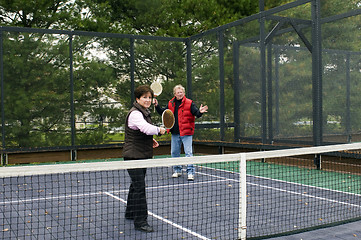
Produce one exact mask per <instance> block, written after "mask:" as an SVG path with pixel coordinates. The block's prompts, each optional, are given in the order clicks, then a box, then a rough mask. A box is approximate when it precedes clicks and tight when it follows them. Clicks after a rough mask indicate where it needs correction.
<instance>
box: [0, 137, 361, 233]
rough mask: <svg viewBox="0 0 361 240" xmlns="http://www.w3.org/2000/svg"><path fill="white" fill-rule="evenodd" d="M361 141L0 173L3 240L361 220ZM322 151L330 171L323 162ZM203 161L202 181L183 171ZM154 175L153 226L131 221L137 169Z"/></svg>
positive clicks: (255, 229)
mask: <svg viewBox="0 0 361 240" xmlns="http://www.w3.org/2000/svg"><path fill="white" fill-rule="evenodd" d="M353 149H361V143H355V144H342V145H333V146H320V147H310V148H295V149H286V150H275V151H264V152H249V153H240V154H224V155H208V156H195V157H189V158H184V157H183V158H158V159H150V160H136V161H106V162H105V161H104V162H92V163H70V164H51V165H37V166H14V167H2V168H0V183H1V186H2V191H1V193H0V238H1V239H246V238H247V239H252V238H260V237H266V236H274V235H279V234H284V233H289V232H297V231H303V230H305V229H310V228H314V227H319V226H325V225H328V224H331V223H335V222H337V223H339V222H342V221H349V220H353V219H358V218H360V217H361V204H360V202H361V171H360V165H361V164H359V163H358V162H357V161H351V160H350V159H348V158H346V157H343V155H342V154H341V153H343V152H346V151H350V150H353ZM315 154H317V155H319V154H321V156H322V159H325V160H323V162H322V163H323V164H322V168H321V169H317V168H316V167H315V165H314V164H313V162H314V159H313V157H310V156H314V155H315ZM187 164H195V165H196V175H195V176H196V177H195V180H194V181H188V180H187V177H186V172H185V167H184V171H183V176H180V177H178V178H172V166H173V165H187ZM140 168H142V169H146V171H147V173H146V194H147V205H148V222H149V224H150V225H151V226H152V227H153V228H154V230H155V231H154V232H151V233H145V232H141V231H137V230H135V229H134V224H133V221H132V220H128V219H126V218H125V208H126V204H127V195H128V190H129V185H130V177H129V175H128V171H127V169H140Z"/></svg>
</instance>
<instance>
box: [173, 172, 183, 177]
mask: <svg viewBox="0 0 361 240" xmlns="http://www.w3.org/2000/svg"><path fill="white" fill-rule="evenodd" d="M180 176H182V173H181V172H175V173H173V175H172V177H173V178H177V177H180Z"/></svg>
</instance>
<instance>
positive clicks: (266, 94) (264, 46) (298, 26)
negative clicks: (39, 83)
mask: <svg viewBox="0 0 361 240" xmlns="http://www.w3.org/2000/svg"><path fill="white" fill-rule="evenodd" d="M259 3H260V12H259V13H258V14H254V15H252V16H249V17H246V18H243V19H240V20H237V21H235V22H232V23H229V24H226V25H223V26H220V27H217V28H214V29H211V30H209V31H206V32H202V33H199V34H196V35H193V36H190V37H188V38H175V37H157V36H145V35H132V34H117V33H98V32H84V31H65V30H49V29H34V28H21V27H5V26H0V71H1V75H0V78H1V79H0V80H1V122H2V126H5V124H6V116H5V112H4V94H6V93H4V73H3V70H4V69H3V32H5V31H6V32H28V33H42V34H45V33H46V34H62V35H68V36H69V55H70V59H69V60H70V63H69V64H70V76H69V78H70V79H69V81H70V82H69V84H70V99H69V101H70V105H71V146H65V147H49V148H46V149H49V150H53V149H59V148H60V149H69V150H70V151H71V158H72V160H75V159H76V150H77V149H78V148H80V147H82V146H76V145H75V134H76V132H75V116H74V96H73V91H74V89H73V84H74V79H73V59H72V57H73V56H72V55H73V53H72V38H73V36H75V35H76V36H91V37H104V38H122V39H129V41H130V49H129V51H130V63H129V64H130V72H129V75H130V79H131V94H132V95H131V101H130V104H131V103H132V102H133V101H134V93H133V92H134V91H133V90H134V88H135V76H134V73H135V53H134V51H135V40H155V41H170V42H181V43H183V44H184V45H185V47H186V73H187V75H186V77H187V96H189V97H190V98H192V44H193V42H194V41H196V40H198V39H200V38H203V37H205V36H209V35H214V34H216V35H217V38H218V54H219V56H218V57H219V84H220V85H219V89H220V96H219V101H220V119H219V122H220V123H219V124H218V125H217V124H216V126H215V125H214V124H210V125H204V124H198V125H197V127H199V128H207V127H219V128H220V136H219V138H220V141H224V140H225V130H226V128H227V127H234V141H235V142H238V141H240V140H241V139H242V137H241V136H242V134H241V131H242V130H241V129H240V117H239V112H240V105H239V102H240V101H239V99H240V96H239V91H234V116H235V119H234V123H227V122H226V121H225V92H224V90H225V89H224V87H225V69H224V55H225V53H224V50H225V49H224V48H225V42H224V41H225V40H224V32H225V31H226V30H227V29H229V28H231V27H236V26H239V25H242V24H245V23H248V22H251V21H259V23H260V29H259V35H258V36H253V37H251V38H249V39H245V40H242V41H234V42H233V43H232V44H233V77H234V86H235V88H236V89H241V88H242V86H241V83H240V81H239V69H238V66H239V60H238V56H239V46H240V45H244V44H252V43H253V44H254V42H258V47H259V48H260V54H261V61H260V73H261V98H262V99H261V118H262V130H261V139H258V140H261V142H262V144H263V145H267V144H271V143H272V141H273V134H274V130H275V131H276V132H277V131H278V129H279V126H278V120H277V119H278V108H279V106H278V105H277V104H278V100H277V99H278V95H279V93H278V92H277V91H276V93H275V94H276V96H275V102H273V96H272V94H273V93H272V84H275V86H276V89H277V86H278V69H277V62H275V68H274V73H273V68H272V55H276V54H278V53H277V51H276V49H277V47H276V46H275V45H273V43H272V38H273V37H275V36H278V35H280V34H283V33H286V32H290V31H295V32H296V33H297V34H298V36H299V37H300V39H301V40H302V41H303V43H304V44H305V46H306V47H307V49H308V50H309V51H310V52H311V53H312V85H313V90H312V91H313V93H312V96H313V99H312V102H313V121H314V124H313V142H312V144H313V145H315V146H318V145H323V144H325V143H324V142H323V116H322V110H323V109H322V52H323V51H328V50H324V49H322V44H321V42H322V31H321V25H322V24H323V23H328V22H332V21H336V20H340V19H343V18H347V17H352V16H357V15H360V14H361V9H356V10H353V11H349V12H347V13H343V14H339V15H336V16H332V17H327V18H324V19H321V17H320V0H297V1H294V2H291V3H288V4H285V5H282V6H279V7H275V8H273V9H270V10H267V11H264V0H259ZM307 3H310V4H311V20H304V19H294V18H286V17H280V16H275V14H277V13H281V12H283V11H285V10H288V9H291V8H295V7H298V6H302V5H304V4H307ZM266 20H273V21H278V23H277V24H276V25H275V26H274V28H273V29H272V30H271V31H270V32H268V33H266V29H265V21H266ZM286 23H288V24H290V25H291V26H290V27H289V28H285V29H281V27H282V25H284V24H286ZM305 27H311V28H312V39H311V40H310V39H307V37H306V36H305V35H304V34H303V33H302V29H303V28H305ZM272 49H275V51H274V52H273V53H272ZM330 51H332V50H330ZM334 51H335V50H334ZM336 51H337V50H336ZM340 52H342V53H345V54H347V59H348V60H347V61H346V69H348V70H347V71H346V79H347V94H348V98H347V101H346V103H347V126H346V128H347V133H348V134H349V135H350V137H349V140H348V141H349V142H350V141H351V134H350V133H351V125H350V119H351V116H350V97H349V93H350V74H349V69H350V62H349V61H350V55H352V54H359V53H351V52H347V53H346V52H345V51H340ZM266 53H267V54H266ZM273 74H274V75H275V79H272V76H273ZM274 105H275V107H276V111H275V115H276V116H273V112H272V111H271V109H272V108H273V107H274ZM274 117H275V122H274V121H273V118H274ZM274 125H275V126H274ZM5 136H6V131H5V128H4V127H2V150H1V153H2V154H3V155H2V158H3V159H5V155H4V154H6V153H7V152H8V151H14V149H6V142H5V141H6V139H5ZM244 139H247V138H244ZM248 139H251V138H248ZM253 140H254V139H253ZM115 145H117V144H115ZM261 148H264V147H262V146H261ZM39 149H40V148H39ZM41 149H44V148H41ZM18 151H22V149H18ZM220 152H222V149H221V148H220Z"/></svg>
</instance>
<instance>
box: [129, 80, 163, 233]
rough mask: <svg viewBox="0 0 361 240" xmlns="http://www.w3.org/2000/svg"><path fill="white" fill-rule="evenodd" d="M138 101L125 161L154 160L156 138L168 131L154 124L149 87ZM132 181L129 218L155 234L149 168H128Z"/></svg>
mask: <svg viewBox="0 0 361 240" xmlns="http://www.w3.org/2000/svg"><path fill="white" fill-rule="evenodd" d="M134 96H135V100H136V101H135V102H134V104H133V107H132V108H131V109H130V111H129V113H128V115H127V118H126V122H125V141H124V148H123V157H124V160H139V159H149V158H152V157H153V148H155V147H158V146H159V144H158V142H157V141H156V140H155V139H153V135H157V134H164V133H165V132H166V130H165V129H164V128H161V127H157V126H154V125H152V120H151V116H150V111H149V110H148V108H149V107H150V105H151V103H152V99H153V97H154V93H153V91H152V89H151V88H150V87H149V86H146V85H142V86H139V87H138V88H137V89H135V91H134ZM128 173H129V176H130V178H131V184H130V187H129V193H128V201H127V208H126V211H125V218H126V219H131V220H134V226H135V229H137V230H140V231H143V232H153V231H154V230H153V228H152V227H151V226H149V224H148V222H147V217H148V208H147V200H146V194H145V175H146V169H145V168H137V169H128Z"/></svg>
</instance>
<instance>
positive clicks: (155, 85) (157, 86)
mask: <svg viewBox="0 0 361 240" xmlns="http://www.w3.org/2000/svg"><path fill="white" fill-rule="evenodd" d="M150 88H151V89H152V90H153V92H154V95H155V96H159V95H160V94H161V93H162V91H163V87H162V84H160V83H159V82H153V83H152V84H151V85H150Z"/></svg>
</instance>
